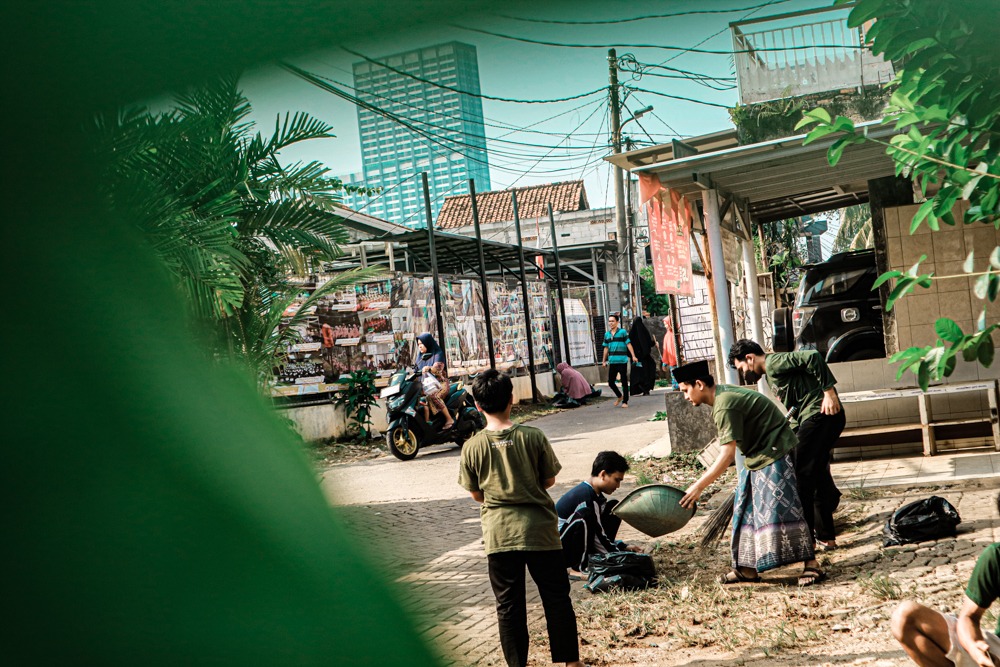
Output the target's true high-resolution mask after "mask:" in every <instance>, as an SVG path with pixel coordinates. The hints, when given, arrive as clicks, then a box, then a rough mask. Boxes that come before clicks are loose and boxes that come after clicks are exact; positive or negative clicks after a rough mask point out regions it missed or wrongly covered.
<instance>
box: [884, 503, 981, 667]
mask: <svg viewBox="0 0 1000 667" xmlns="http://www.w3.org/2000/svg"><path fill="white" fill-rule="evenodd" d="M997 511H998V512H1000V495H998V496H997ZM997 598H1000V542H994V543H993V544H991V545H990V546H988V547H986V550H985V551H983V553H982V554H981V555H980V556H979V560H977V561H976V567H975V569H973V570H972V576H971V577H969V585H968V586H967V587H966V588H965V601H964V602H963V604H962V609H961V610H960V611H959V612H958V616H957V617H956V616H953V615H951V614H942V613H940V612H938V611H935V610H933V609H930V608H928V607H925V606H924V605H922V604H918V603H916V602H913V601H912V600H907V601H906V602H904V603H902V604H901V605H899V607H897V608H896V611H895V612H893V614H892V634H893V636H894V637H895V638H896V641H898V642H899V643H900V644H902V645H903V648H904V649H905V650H906V654H907V655H909V656H910V659H912V660H913V662H915V663H917V664H918V665H920V666H921V667H927V666H929V665H940V666H941V667H950V666H951V665H954V666H955V667H997V666H998V665H1000V638H998V637H997V635H1000V623H998V624H997V628H996V631H995V632H989V631H988V630H983V629H982V626H981V623H982V619H983V614H985V613H986V610H987V609H989V608H990V605H991V604H993V603H994V602H995V601H996V600H997Z"/></svg>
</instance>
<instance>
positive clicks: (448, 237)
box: [378, 230, 553, 274]
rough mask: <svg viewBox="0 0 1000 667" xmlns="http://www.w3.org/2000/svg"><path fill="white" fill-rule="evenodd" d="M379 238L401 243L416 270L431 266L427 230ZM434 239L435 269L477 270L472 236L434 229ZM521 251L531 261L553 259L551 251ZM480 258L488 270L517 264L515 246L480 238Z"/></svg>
mask: <svg viewBox="0 0 1000 667" xmlns="http://www.w3.org/2000/svg"><path fill="white" fill-rule="evenodd" d="M378 240H379V241H384V242H389V243H397V244H400V245H402V246H404V247H405V249H406V252H407V253H408V254H409V257H410V259H411V260H415V262H416V264H417V265H418V266H414V268H415V269H417V270H419V268H420V266H423V267H425V268H430V265H431V255H430V247H429V243H428V237H427V231H426V230H415V231H412V232H404V233H403V234H394V235H392V236H382V237H380V238H379V239H378ZM434 242H435V244H436V245H437V264H438V271H440V272H441V273H452V274H464V273H468V272H471V273H478V272H479V268H478V265H479V245H478V242H477V241H476V239H475V238H473V237H469V236H462V235H461V234H451V233H449V232H442V231H437V230H435V232H434ZM524 254H525V256H526V257H528V258H530V259H531V261H534V258H536V257H538V256H542V257H543V258H544V259H545V262H546V264H548V263H550V262H551V261H552V260H553V253H552V251H551V250H545V249H543V248H525V249H524ZM397 256H398V255H397ZM483 257H484V259H485V260H486V272H487V273H494V272H499V271H501V268H502V269H504V270H507V271H514V270H516V267H517V264H518V252H517V246H516V245H510V244H508V243H500V242H497V241H483Z"/></svg>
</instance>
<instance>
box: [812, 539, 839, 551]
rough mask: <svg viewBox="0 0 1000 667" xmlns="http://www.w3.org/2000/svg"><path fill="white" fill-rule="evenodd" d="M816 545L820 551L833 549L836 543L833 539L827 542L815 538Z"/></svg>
mask: <svg viewBox="0 0 1000 667" xmlns="http://www.w3.org/2000/svg"><path fill="white" fill-rule="evenodd" d="M816 546H817V547H818V548H819V550H820V551H833V550H834V549H836V548H837V543H836V542H834V541H833V540H831V541H829V542H824V541H822V540H816Z"/></svg>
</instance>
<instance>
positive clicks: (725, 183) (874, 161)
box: [609, 121, 896, 222]
mask: <svg viewBox="0 0 1000 667" xmlns="http://www.w3.org/2000/svg"><path fill="white" fill-rule="evenodd" d="M858 127H866V128H867V130H868V135H869V136H870V137H873V138H879V139H886V138H888V137H889V136H892V135H893V134H895V133H896V132H895V130H893V128H891V127H888V126H884V125H882V124H881V123H880V121H874V122H870V123H862V124H859V125H858ZM804 138H805V135H797V136H794V137H787V138H784V139H776V140H773V141H767V142H763V143H759V144H751V145H748V146H739V147H734V148H727V149H722V150H716V151H713V152H710V153H700V154H698V155H692V156H689V157H678V158H676V159H667V160H662V159H661V161H655V160H656V159H657V158H658V157H660V158H662V157H663V156H665V155H666V154H668V153H669V154H671V155H672V151H667V150H666V147H664V150H663V151H660V152H659V153H657V152H656V151H652V150H651V149H646V151H645V152H644V153H645V154H644V155H637V153H639V151H634V152H633V153H631V154H629V153H624V154H621V155H616V156H613V157H612V158H609V161H612V162H615V163H616V164H619V165H620V166H623V167H625V168H627V169H630V170H631V171H634V172H642V171H645V172H652V173H655V174H657V175H658V176H659V177H660V181H661V182H662V183H663V185H665V186H666V187H668V188H670V189H671V190H674V191H676V192H678V193H679V194H682V195H685V196H686V197H687V198H688V199H694V200H697V199H700V197H701V192H702V191H703V190H705V189H716V190H719V191H720V194H722V195H735V196H736V197H737V198H739V199H740V200H743V201H746V202H748V204H749V208H750V213H751V215H752V217H753V219H754V220H755V221H758V222H773V221H775V220H783V219H786V218H794V217H797V216H801V215H806V214H809V213H820V212H823V211H828V210H831V209H835V208H840V207H843V206H850V205H853V204H859V203H864V202H867V201H868V181H869V180H872V179H875V178H882V177H884V176H892V175H893V174H895V166H894V163H893V161H892V159H891V158H890V157H889V156H888V155H886V153H885V147H884V146H882V145H879V144H876V143H873V142H866V143H863V144H858V145H853V146H848V147H847V149H846V150H845V151H844V154H843V156H842V158H841V160H840V162H839V163H838V164H837V166H836V167H831V166H830V163H829V162H828V161H827V157H826V151H827V148H829V147H830V146H831V145H832V144H833V142H834V141H835V140H836V137H831V138H825V139H822V140H819V141H816V142H814V143H812V144H809V145H808V146H803V145H802V140H803V139H804Z"/></svg>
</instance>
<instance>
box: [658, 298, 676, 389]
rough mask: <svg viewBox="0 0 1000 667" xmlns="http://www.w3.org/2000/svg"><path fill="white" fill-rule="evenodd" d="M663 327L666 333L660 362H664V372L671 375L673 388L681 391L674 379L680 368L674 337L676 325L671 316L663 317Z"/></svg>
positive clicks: (661, 346) (661, 348) (661, 347)
mask: <svg viewBox="0 0 1000 667" xmlns="http://www.w3.org/2000/svg"><path fill="white" fill-rule="evenodd" d="M663 327H664V328H665V329H666V333H664V334H663V344H662V345H660V354H661V355H662V356H661V357H660V361H661V362H663V370H665V371H667V373H668V374H669V377H670V384H671V387H672V388H673V389H679V387H678V385H677V379H676V378H675V377H674V369H675V368H677V366H678V363H677V339H676V338H675V337H674V323H673V320H672V319H671V317H670V315H669V314H668V315H664V317H663Z"/></svg>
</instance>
